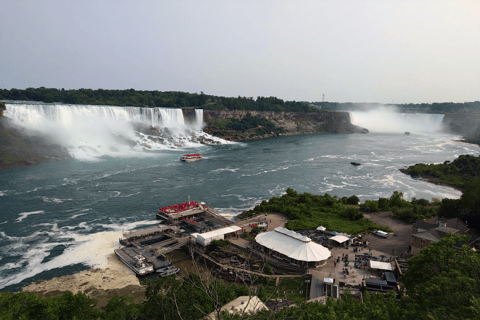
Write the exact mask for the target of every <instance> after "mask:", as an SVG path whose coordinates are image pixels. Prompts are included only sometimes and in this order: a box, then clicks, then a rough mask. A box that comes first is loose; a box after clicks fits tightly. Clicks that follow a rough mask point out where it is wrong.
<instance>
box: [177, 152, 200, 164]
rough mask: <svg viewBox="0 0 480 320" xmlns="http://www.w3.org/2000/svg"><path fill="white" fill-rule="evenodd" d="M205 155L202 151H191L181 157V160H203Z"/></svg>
mask: <svg viewBox="0 0 480 320" xmlns="http://www.w3.org/2000/svg"><path fill="white" fill-rule="evenodd" d="M202 159H203V156H202V155H201V154H200V153H191V154H186V155H184V156H182V157H181V158H180V161H183V162H192V161H198V160H202Z"/></svg>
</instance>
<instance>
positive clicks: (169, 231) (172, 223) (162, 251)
mask: <svg viewBox="0 0 480 320" xmlns="http://www.w3.org/2000/svg"><path fill="white" fill-rule="evenodd" d="M156 216H157V218H160V219H162V220H164V222H163V223H161V224H159V225H156V226H154V227H148V228H144V229H139V230H133V231H127V232H123V233H122V236H123V238H122V239H119V241H120V243H121V244H122V245H123V246H124V247H123V248H119V249H116V250H115V253H116V254H117V255H118V256H119V257H120V259H121V260H122V261H123V262H124V263H125V264H126V265H127V266H129V265H132V264H134V263H135V259H134V257H135V256H142V257H144V258H145V261H146V262H147V263H149V264H151V265H153V268H154V270H155V271H156V272H157V273H158V274H159V275H161V276H166V275H171V274H176V273H177V272H178V271H179V270H180V269H178V268H175V267H174V266H173V265H172V264H171V262H170V261H168V259H167V258H166V256H165V255H166V254H167V253H169V252H172V251H174V250H177V249H180V248H182V247H183V246H185V245H187V244H189V243H190V241H191V240H190V234H192V233H202V232H208V231H211V230H215V229H218V228H221V227H225V226H230V225H232V224H233V222H232V221H230V220H229V219H227V218H225V217H223V216H222V215H220V214H218V213H216V212H215V211H214V210H213V208H210V207H208V206H206V205H205V204H204V203H203V202H200V203H199V202H195V201H188V202H185V203H180V204H177V205H172V206H168V207H164V208H160V211H159V212H158V213H157V215H156ZM129 267H130V268H131V269H132V267H131V266H129ZM132 270H133V269H132Z"/></svg>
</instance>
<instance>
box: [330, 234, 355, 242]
mask: <svg viewBox="0 0 480 320" xmlns="http://www.w3.org/2000/svg"><path fill="white" fill-rule="evenodd" d="M330 240H333V241H336V242H338V243H344V242H345V241H348V240H350V238H349V237H345V236H342V235H341V234H339V235H338V236H334V237H331V238H330Z"/></svg>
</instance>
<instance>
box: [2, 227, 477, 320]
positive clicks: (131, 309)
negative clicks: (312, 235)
mask: <svg viewBox="0 0 480 320" xmlns="http://www.w3.org/2000/svg"><path fill="white" fill-rule="evenodd" d="M466 240H467V238H466V237H465V236H459V235H448V236H446V237H444V238H442V239H441V240H440V241H439V242H437V243H432V244H431V245H430V246H428V247H427V248H425V249H423V250H422V251H421V252H420V253H419V254H418V255H416V256H415V257H413V258H411V259H409V260H408V261H407V263H408V266H409V268H408V270H407V271H406V273H405V275H404V276H403V277H401V278H400V281H401V282H402V283H403V284H404V287H403V288H402V292H400V294H395V293H394V292H390V293H389V294H386V295H384V294H380V293H377V294H371V293H368V292H365V294H364V296H363V302H360V301H359V300H357V299H356V298H354V297H352V296H350V295H349V293H348V292H346V293H344V294H343V296H342V297H341V299H339V300H337V301H334V300H333V299H331V298H329V299H328V300H327V303H326V304H320V303H298V302H297V306H295V307H287V308H282V309H280V310H277V311H261V312H259V313H257V314H255V315H253V316H250V315H247V314H244V315H242V316H240V315H232V314H229V313H227V312H224V313H223V314H222V313H221V311H220V308H221V306H222V305H224V304H225V303H227V302H229V301H231V300H233V299H235V298H236V297H238V296H243V295H257V296H259V297H261V299H262V300H265V299H266V297H267V296H268V292H267V290H265V288H266V287H265V286H262V285H260V286H257V287H256V288H252V287H248V286H246V285H235V284H234V285H230V286H229V285H226V284H225V283H223V282H221V281H217V280H214V281H213V282H211V283H209V284H207V283H205V282H202V281H201V280H200V278H199V277H198V276H196V275H188V276H186V277H185V278H183V279H175V278H174V277H173V276H171V277H167V278H160V279H159V280H157V281H155V282H149V283H147V285H146V301H145V302H144V303H141V304H135V303H133V299H132V298H130V297H115V298H112V299H111V300H110V301H109V302H108V304H107V305H106V306H105V307H103V308H101V309H100V310H99V309H96V308H95V303H94V301H93V300H92V299H91V298H89V297H88V296H86V295H85V294H83V293H78V294H76V295H74V294H72V293H71V292H68V291H67V292H65V293H63V295H61V296H58V297H54V298H43V299H41V298H38V297H37V296H36V295H35V294H33V293H26V292H19V293H10V292H2V293H0V319H1V320H4V319H115V320H123V319H132V320H133V319H145V320H146V319H168V320H170V319H192V320H193V319H201V318H203V317H204V316H205V315H206V314H208V313H210V312H213V311H215V313H216V314H217V315H219V316H221V317H222V318H223V319H254V320H264V319H265V320H266V319H299V320H303V319H305V320H306V319H320V320H321V319H326V320H327V319H328V320H330V319H369V320H370V319H479V318H480V278H479V274H480V255H479V254H478V253H477V252H475V251H473V250H470V248H468V246H466V245H464V246H462V248H461V249H456V248H454V244H456V243H459V242H462V241H466ZM275 288H276V289H280V290H284V288H283V287H281V286H280V287H279V288H278V287H275ZM297 290H298V288H297Z"/></svg>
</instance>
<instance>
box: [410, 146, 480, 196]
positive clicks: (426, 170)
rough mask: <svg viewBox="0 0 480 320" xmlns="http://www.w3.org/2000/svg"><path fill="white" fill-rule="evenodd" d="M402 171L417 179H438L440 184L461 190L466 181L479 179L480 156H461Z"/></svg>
mask: <svg viewBox="0 0 480 320" xmlns="http://www.w3.org/2000/svg"><path fill="white" fill-rule="evenodd" d="M402 171H403V172H405V173H408V174H409V175H412V176H417V177H426V178H438V179H439V181H440V182H443V183H446V184H449V185H452V186H455V187H460V188H463V187H465V184H466V183H467V182H468V181H470V180H472V179H474V178H478V177H480V156H478V157H475V156H472V155H468V154H467V155H461V156H459V157H458V158H457V159H455V160H453V161H445V162H444V163H443V164H442V163H441V164H423V163H417V164H416V165H414V166H410V167H408V168H407V169H406V170H402Z"/></svg>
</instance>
